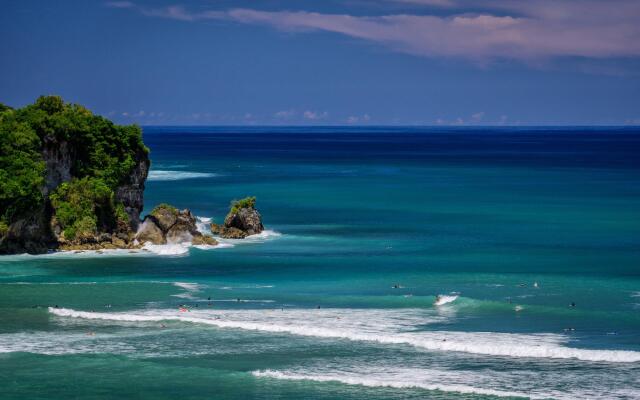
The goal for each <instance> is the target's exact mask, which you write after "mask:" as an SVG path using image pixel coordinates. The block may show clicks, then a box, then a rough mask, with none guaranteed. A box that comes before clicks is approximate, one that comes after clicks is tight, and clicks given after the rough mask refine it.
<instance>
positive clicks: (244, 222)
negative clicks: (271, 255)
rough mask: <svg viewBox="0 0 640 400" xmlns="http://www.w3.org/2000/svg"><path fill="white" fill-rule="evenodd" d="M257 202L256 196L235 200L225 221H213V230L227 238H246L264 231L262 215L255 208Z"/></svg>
mask: <svg viewBox="0 0 640 400" xmlns="http://www.w3.org/2000/svg"><path fill="white" fill-rule="evenodd" d="M255 203H256V199H255V197H247V198H245V199H242V200H236V201H234V202H233V203H232V204H231V210H230V211H229V213H228V214H227V216H226V218H225V219H224V223H223V224H222V225H218V224H215V223H212V224H211V232H212V233H213V234H215V235H219V236H220V237H223V238H225V239H244V238H246V237H247V236H250V235H255V234H258V233H260V232H262V231H263V230H264V226H263V225H262V216H261V215H260V213H259V212H258V210H257V209H256V208H255Z"/></svg>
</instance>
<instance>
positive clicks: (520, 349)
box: [49, 307, 640, 363]
mask: <svg viewBox="0 0 640 400" xmlns="http://www.w3.org/2000/svg"><path fill="white" fill-rule="evenodd" d="M49 312H50V313H51V314H54V315H56V316H59V317H70V318H84V319H98V320H108V321H122V322H159V321H168V320H172V321H182V322H189V323H195V324H206V325H212V326H217V327H219V328H232V329H243V330H252V331H262V332H273V333H289V334H293V335H298V336H310V337H322V338H333V339H347V340H353V341H364V342H377V343H383V344H397V345H412V346H414V347H419V348H424V349H427V350H432V351H453V352H463V353H472V354H482V355H490V356H501V357H515V358H551V359H554V358H555V359H577V360H582V361H596V362H613V363H631V362H640V352H638V351H631V350H590V349H579V348H572V347H566V346H562V345H561V344H559V343H556V342H543V343H541V342H540V339H541V338H544V336H541V335H528V336H523V337H520V336H518V335H516V334H495V333H485V334H484V336H481V337H478V336H477V334H476V333H461V332H421V333H420V334H414V333H398V332H390V333H388V334H385V333H384V332H380V333H363V332H358V331H354V330H352V329H345V330H340V329H336V328H322V327H317V326H315V325H314V326H304V325H297V324H296V325H277V324H269V323H262V322H254V321H233V320H224V319H221V318H216V319H212V318H207V317H206V316H199V315H198V314H200V313H199V312H193V313H189V314H190V315H188V316H187V315H185V313H181V314H182V315H180V314H177V313H174V312H173V311H170V312H169V313H165V314H155V315H153V314H151V315H149V314H127V313H98V312H86V311H76V310H73V309H67V308H53V307H49ZM447 335H449V336H448V337H447V340H443V339H442V337H443V336H447ZM500 335H502V336H500ZM487 337H495V339H496V340H491V341H488V340H487V339H486V338H487ZM500 337H502V339H504V340H502V339H500ZM478 339H479V340H478ZM514 339H516V340H514ZM527 339H530V340H532V341H533V342H534V343H533V344H528V343H527Z"/></svg>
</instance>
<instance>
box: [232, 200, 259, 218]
mask: <svg viewBox="0 0 640 400" xmlns="http://www.w3.org/2000/svg"><path fill="white" fill-rule="evenodd" d="M255 207H256V197H255V196H251V197H245V198H244V199H240V200H233V201H232V202H231V207H230V209H229V214H227V215H232V214H235V213H237V212H238V211H240V209H241V208H255Z"/></svg>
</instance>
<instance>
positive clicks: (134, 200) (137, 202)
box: [116, 152, 150, 232]
mask: <svg viewBox="0 0 640 400" xmlns="http://www.w3.org/2000/svg"><path fill="white" fill-rule="evenodd" d="M136 159H137V163H136V167H135V168H134V169H133V171H132V172H131V175H129V178H128V179H127V181H126V182H125V183H124V184H123V185H121V186H118V188H117V189H116V200H117V201H121V202H122V204H124V209H125V211H126V212H127V215H129V220H130V223H131V229H132V230H133V232H135V231H137V230H138V226H139V225H140V213H141V212H142V207H143V206H144V183H145V181H146V180H147V175H148V174H149V165H150V162H149V157H148V156H147V154H146V153H144V152H138V153H137V154H136Z"/></svg>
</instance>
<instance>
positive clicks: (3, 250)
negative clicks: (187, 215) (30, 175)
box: [0, 137, 150, 254]
mask: <svg viewBox="0 0 640 400" xmlns="http://www.w3.org/2000/svg"><path fill="white" fill-rule="evenodd" d="M76 153H77V149H75V148H74V147H73V146H71V145H70V144H69V143H68V142H66V141H59V142H58V141H56V140H55V138H52V137H47V138H45V140H43V147H42V158H43V160H44V162H45V166H46V170H45V183H44V186H43V187H42V193H43V194H44V196H45V198H46V196H47V195H48V194H50V193H51V192H52V191H54V190H55V189H56V188H57V187H58V186H59V185H60V184H62V183H64V182H69V181H71V180H72V179H73V178H74V177H76V176H74V174H73V170H72V166H73V162H74V158H75V156H76ZM149 165H150V161H149V157H148V155H147V154H146V153H145V152H143V151H138V152H137V153H136V165H135V168H134V169H133V170H132V171H131V174H130V175H129V176H128V177H127V179H125V182H123V184H121V185H120V186H118V187H117V188H116V190H115V197H116V200H117V201H119V202H122V203H123V205H124V207H125V211H126V213H127V215H128V216H129V223H130V225H129V226H128V227H116V229H114V231H113V232H104V231H99V232H98V234H96V235H92V236H91V237H87V238H81V239H80V238H79V239H77V240H75V241H73V242H67V241H65V240H64V239H63V238H62V236H61V230H60V228H59V227H58V226H57V225H56V224H55V220H52V210H51V205H50V204H49V202H48V201H45V204H44V205H43V206H42V207H40V208H39V209H37V210H34V211H33V212H31V213H28V214H27V215H24V216H22V217H21V218H19V219H17V220H16V221H14V222H13V223H11V224H10V225H9V226H8V231H7V233H6V234H5V235H4V237H2V238H0V254H15V253H32V254H37V253H45V252H47V251H48V250H51V249H57V248H63V249H64V248H69V249H73V248H109V247H129V245H130V243H129V242H130V239H133V236H134V234H135V232H136V230H137V229H138V226H139V224H140V213H141V212H142V208H143V201H144V200H143V194H144V187H145V181H146V179H147V174H148V172H149Z"/></svg>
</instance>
